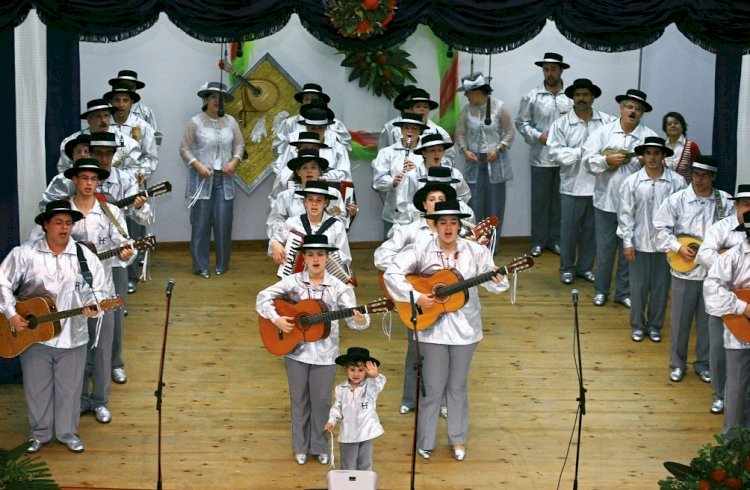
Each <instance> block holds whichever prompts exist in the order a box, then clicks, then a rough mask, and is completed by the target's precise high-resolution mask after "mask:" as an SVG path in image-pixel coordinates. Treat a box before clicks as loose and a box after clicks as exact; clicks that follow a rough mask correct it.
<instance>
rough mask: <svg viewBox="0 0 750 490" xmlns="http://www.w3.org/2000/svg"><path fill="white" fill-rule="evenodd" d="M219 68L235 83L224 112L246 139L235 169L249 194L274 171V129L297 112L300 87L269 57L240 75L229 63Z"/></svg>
mask: <svg viewBox="0 0 750 490" xmlns="http://www.w3.org/2000/svg"><path fill="white" fill-rule="evenodd" d="M220 66H221V67H222V69H223V70H224V71H227V72H229V73H230V74H232V75H234V78H235V80H236V83H235V84H234V85H232V87H231V88H230V89H229V93H231V94H232V95H233V96H234V100H233V101H231V102H227V103H226V106H225V110H226V112H227V114H231V115H232V116H234V118H235V119H236V120H237V122H238V123H239V125H240V130H241V131H242V135H243V136H244V138H245V158H243V159H242V161H241V162H240V164H239V165H238V166H237V171H236V172H235V178H236V180H237V183H238V184H239V185H240V187H241V188H242V189H243V190H244V191H245V192H247V193H248V194H250V193H252V192H253V190H255V188H257V187H258V186H259V185H260V184H261V183H262V182H263V180H264V179H265V178H266V176H268V174H270V173H271V172H272V170H273V163H274V161H275V160H276V155H275V154H274V152H273V150H272V149H271V142H272V141H273V137H274V134H275V132H274V128H275V127H277V125H279V124H281V123H282V122H283V121H284V119H286V118H287V117H289V116H290V115H295V114H297V113H298V112H299V103H298V102H297V101H296V100H294V95H295V94H296V93H297V92H299V91H300V90H301V86H300V85H299V84H298V83H297V82H296V81H295V80H294V79H292V77H290V76H289V74H288V73H287V72H286V71H285V70H284V69H283V68H281V66H280V65H279V64H278V63H277V62H276V60H275V59H274V58H273V56H271V55H270V54H268V53H266V54H265V55H263V57H262V58H260V59H259V60H258V61H257V62H256V63H255V64H254V65H253V66H252V67H251V68H250V69H249V70H248V71H247V72H246V73H244V74H242V75H241V74H239V73H236V72H234V70H233V69H232V66H231V63H230V62H229V61H228V60H224V61H222V62H220Z"/></svg>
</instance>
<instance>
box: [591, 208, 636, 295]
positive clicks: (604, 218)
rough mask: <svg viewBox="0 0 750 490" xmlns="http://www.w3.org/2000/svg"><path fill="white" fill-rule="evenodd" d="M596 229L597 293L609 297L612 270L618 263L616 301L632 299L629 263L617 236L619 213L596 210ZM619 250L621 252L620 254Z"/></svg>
mask: <svg viewBox="0 0 750 490" xmlns="http://www.w3.org/2000/svg"><path fill="white" fill-rule="evenodd" d="M594 229H595V233H594V235H595V236H596V281H595V282H594V288H595V289H596V292H597V293H604V294H605V295H606V296H609V289H610V284H611V283H612V269H613V268H614V266H615V256H617V258H618V262H617V276H616V278H615V301H622V300H623V299H625V298H629V297H630V283H629V277H628V276H629V273H628V272H629V271H628V261H627V260H625V255H624V253H623V248H622V240H621V239H620V238H619V237H618V236H617V233H616V231H617V213H608V212H606V211H602V210H601V209H596V208H594ZM618 248H619V252H618Z"/></svg>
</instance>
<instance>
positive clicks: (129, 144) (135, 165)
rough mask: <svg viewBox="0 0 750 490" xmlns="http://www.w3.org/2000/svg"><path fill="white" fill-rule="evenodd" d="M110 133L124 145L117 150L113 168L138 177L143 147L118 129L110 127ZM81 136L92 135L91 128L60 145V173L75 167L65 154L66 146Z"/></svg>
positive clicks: (75, 134)
mask: <svg viewBox="0 0 750 490" xmlns="http://www.w3.org/2000/svg"><path fill="white" fill-rule="evenodd" d="M109 132H110V133H114V134H115V135H116V140H117V142H118V143H122V145H123V146H121V147H118V148H116V149H115V156H114V157H113V158H112V167H116V168H120V169H122V170H125V171H127V172H129V173H133V174H134V176H135V177H137V170H138V169H139V168H140V163H139V162H140V161H141V158H142V155H141V145H140V144H138V142H137V141H136V140H134V139H133V138H131V137H130V136H128V135H126V134H122V133H121V132H119V130H117V128H116V127H113V126H110V127H109ZM80 134H91V128H86V129H84V130H82V131H76V132H75V133H73V134H71V135H70V136H68V137H67V138H65V139H64V140H62V143H60V159H59V160H58V161H57V171H58V172H60V173H63V172H65V171H66V170H67V169H69V168H71V167H72V166H73V160H71V159H70V158H68V155H66V154H65V145H66V144H67V143H68V141H70V140H72V139H75V138H76V137H78V135H80Z"/></svg>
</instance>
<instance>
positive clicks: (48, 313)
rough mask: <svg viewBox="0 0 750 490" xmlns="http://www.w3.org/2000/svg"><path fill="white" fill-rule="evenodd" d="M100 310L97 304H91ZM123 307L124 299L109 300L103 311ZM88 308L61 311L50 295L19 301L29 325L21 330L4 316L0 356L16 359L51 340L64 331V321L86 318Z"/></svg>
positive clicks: (18, 307) (0, 323)
mask: <svg viewBox="0 0 750 490" xmlns="http://www.w3.org/2000/svg"><path fill="white" fill-rule="evenodd" d="M91 306H93V307H95V308H96V305H95V304H94V305H91ZM122 306H123V303H122V298H120V297H117V298H112V299H105V300H103V301H101V302H100V303H99V307H98V309H99V310H100V311H110V310H114V309H117V308H121V307H122ZM83 309H84V307H81V308H73V309H72V310H66V311H57V307H56V306H55V300H53V299H52V298H51V297H50V296H38V297H36V298H29V299H27V300H23V301H18V302H16V313H18V314H19V315H21V316H22V317H23V318H24V319H26V321H27V322H29V324H28V326H27V327H26V328H25V329H24V330H21V331H18V330H16V329H15V328H13V327H12V326H11V324H10V323H9V322H8V320H7V319H6V318H5V316H4V315H0V357H5V358H10V357H16V356H17V355H19V354H21V353H22V352H23V351H25V350H26V349H28V348H29V347H30V346H31V344H34V343H36V342H46V341H48V340H51V339H53V338H55V337H57V336H58V335H60V332H61V331H62V326H61V325H60V320H63V319H65V318H70V317H72V316H77V315H82V314H83Z"/></svg>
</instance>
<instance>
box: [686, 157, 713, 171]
mask: <svg viewBox="0 0 750 490" xmlns="http://www.w3.org/2000/svg"><path fill="white" fill-rule="evenodd" d="M691 168H697V169H700V170H705V171H706V172H713V173H715V174H716V173H719V162H717V161H716V159H715V158H714V157H712V156H711V155H698V156H697V157H696V158H695V161H694V162H693V163H692V165H691Z"/></svg>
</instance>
